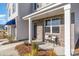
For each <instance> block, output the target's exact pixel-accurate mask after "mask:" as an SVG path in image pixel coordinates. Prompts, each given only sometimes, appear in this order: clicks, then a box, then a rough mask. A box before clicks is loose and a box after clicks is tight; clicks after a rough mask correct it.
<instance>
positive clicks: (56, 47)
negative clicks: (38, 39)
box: [39, 43, 65, 56]
mask: <svg viewBox="0 0 79 59" xmlns="http://www.w3.org/2000/svg"><path fill="white" fill-rule="evenodd" d="M39 48H40V49H54V51H55V53H56V54H57V55H58V56H64V55H65V54H64V47H62V46H59V45H54V44H53V43H45V44H42V45H39Z"/></svg>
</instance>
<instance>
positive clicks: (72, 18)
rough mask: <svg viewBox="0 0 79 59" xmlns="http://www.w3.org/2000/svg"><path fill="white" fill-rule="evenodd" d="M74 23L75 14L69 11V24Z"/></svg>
mask: <svg viewBox="0 0 79 59" xmlns="http://www.w3.org/2000/svg"><path fill="white" fill-rule="evenodd" d="M74 23H75V14H74V13H71V24H74Z"/></svg>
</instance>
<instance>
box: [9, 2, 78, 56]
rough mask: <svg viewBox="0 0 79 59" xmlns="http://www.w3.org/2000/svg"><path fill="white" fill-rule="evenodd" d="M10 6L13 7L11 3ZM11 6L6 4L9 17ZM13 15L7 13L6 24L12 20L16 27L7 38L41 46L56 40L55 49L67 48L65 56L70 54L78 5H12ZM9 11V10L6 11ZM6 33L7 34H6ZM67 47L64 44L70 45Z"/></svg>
mask: <svg viewBox="0 0 79 59" xmlns="http://www.w3.org/2000/svg"><path fill="white" fill-rule="evenodd" d="M13 4H14V3H13ZM13 4H12V3H11V4H8V7H9V8H8V9H9V10H10V11H9V10H8V11H9V13H10V12H12V5H13ZM15 6H16V7H14V9H15V13H12V14H11V13H10V14H11V15H10V16H9V20H12V19H15V21H16V24H15V25H16V26H15V27H14V26H10V28H11V27H14V28H13V29H12V28H11V29H12V31H13V33H14V34H12V31H10V32H11V34H12V35H14V36H15V40H23V39H28V41H29V43H31V42H32V40H33V39H34V40H36V41H37V42H45V41H46V40H47V39H52V37H51V36H55V37H56V38H57V45H59V46H62V47H64V48H65V47H67V48H68V49H65V54H66V52H68V51H71V52H68V54H71V53H72V54H73V53H74V50H75V45H76V43H77V41H78V38H79V37H78V34H79V30H78V28H79V26H78V25H79V23H78V21H79V20H78V17H79V4H77V3H76V4H75V3H16V4H15ZM10 7H11V8H10ZM10 32H9V33H10ZM70 42H71V44H70V45H68V43H70Z"/></svg>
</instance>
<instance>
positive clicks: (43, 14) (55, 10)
mask: <svg viewBox="0 0 79 59" xmlns="http://www.w3.org/2000/svg"><path fill="white" fill-rule="evenodd" d="M37 12H38V13H36V12H35V13H36V14H34V15H30V16H29V15H27V16H26V17H23V19H24V20H28V19H29V18H31V19H32V20H37V19H42V18H47V17H51V16H55V15H59V14H64V5H62V6H60V5H59V6H57V7H55V8H54V7H53V8H50V9H47V10H45V11H43V12H39V11H37Z"/></svg>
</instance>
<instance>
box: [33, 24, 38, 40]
mask: <svg viewBox="0 0 79 59" xmlns="http://www.w3.org/2000/svg"><path fill="white" fill-rule="evenodd" d="M34 38H35V39H36V38H37V24H36V23H34Z"/></svg>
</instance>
